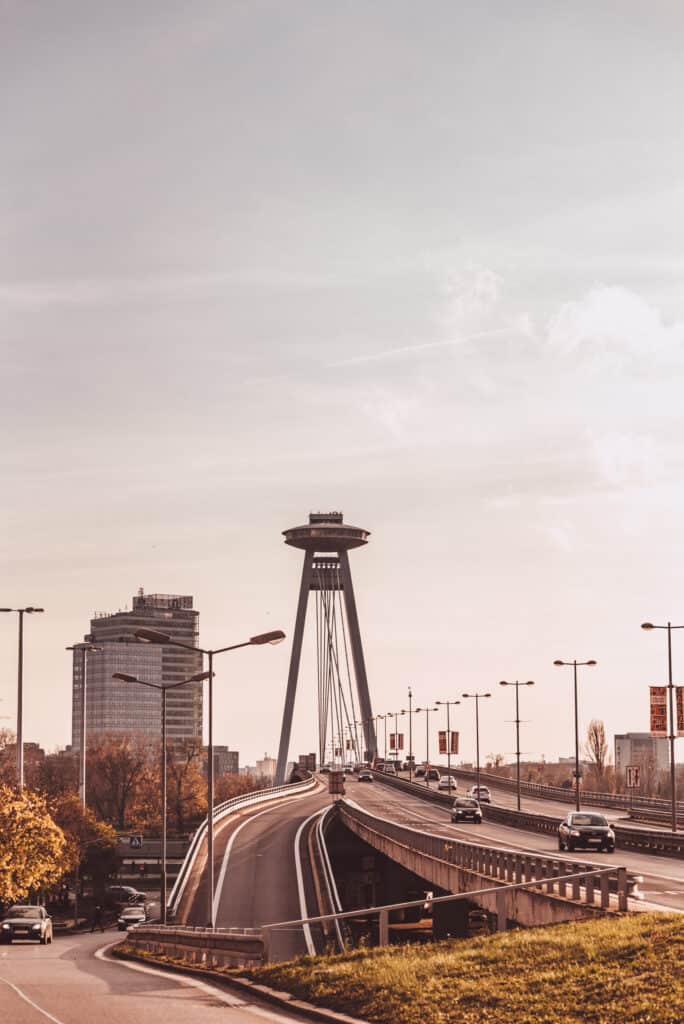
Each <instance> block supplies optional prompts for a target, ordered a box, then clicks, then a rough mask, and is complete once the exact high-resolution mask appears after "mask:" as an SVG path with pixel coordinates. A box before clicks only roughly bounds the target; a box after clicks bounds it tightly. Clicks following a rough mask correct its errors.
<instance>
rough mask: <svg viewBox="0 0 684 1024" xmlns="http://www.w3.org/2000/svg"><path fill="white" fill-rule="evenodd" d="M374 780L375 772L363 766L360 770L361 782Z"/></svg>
mask: <svg viewBox="0 0 684 1024" xmlns="http://www.w3.org/2000/svg"><path fill="white" fill-rule="evenodd" d="M372 781H373V772H372V771H370V770H369V769H368V768H362V769H361V771H360V772H359V782H372Z"/></svg>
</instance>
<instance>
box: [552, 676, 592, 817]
mask: <svg viewBox="0 0 684 1024" xmlns="http://www.w3.org/2000/svg"><path fill="white" fill-rule="evenodd" d="M595 664H596V662H595V661H594V659H593V658H590V659H589V661H561V660H560V659H558V660H557V661H554V665H569V666H572V671H573V678H574V681H575V810H578V811H579V809H580V766H579V716H578V710H577V668H578V666H580V667H581V666H593V665H595Z"/></svg>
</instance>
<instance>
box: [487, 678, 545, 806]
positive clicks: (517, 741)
mask: <svg viewBox="0 0 684 1024" xmlns="http://www.w3.org/2000/svg"><path fill="white" fill-rule="evenodd" d="M499 686H515V766H516V771H515V779H516V793H517V798H518V810H520V705H519V701H518V691H519V690H520V687H521V686H534V680H533V679H528V680H527V682H526V683H519V682H518V680H517V679H516V681H515V682H514V683H507V682H506V680H505V679H502V680H501V682H500V683H499ZM478 795H479V793H478Z"/></svg>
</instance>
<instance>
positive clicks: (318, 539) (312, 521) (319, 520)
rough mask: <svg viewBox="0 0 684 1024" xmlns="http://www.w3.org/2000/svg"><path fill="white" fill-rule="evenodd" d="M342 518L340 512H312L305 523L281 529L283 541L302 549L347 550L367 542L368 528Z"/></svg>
mask: <svg viewBox="0 0 684 1024" xmlns="http://www.w3.org/2000/svg"><path fill="white" fill-rule="evenodd" d="M342 519H343V516H342V513H341V512H312V513H311V514H310V515H309V522H308V524H307V525H305V526H293V527H292V529H290V530H283V536H284V537H285V543H286V544H289V545H291V547H293V548H301V549H302V550H303V551H349V550H351V548H360V547H361V546H362V545H363V544H367V543H368V538H369V536H370V531H369V530H362V529H361V527H359V526H350V525H349V524H348V523H344V522H343V521H342Z"/></svg>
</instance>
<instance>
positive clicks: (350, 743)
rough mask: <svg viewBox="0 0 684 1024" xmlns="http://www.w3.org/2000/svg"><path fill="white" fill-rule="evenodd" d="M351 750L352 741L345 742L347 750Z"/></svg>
mask: <svg viewBox="0 0 684 1024" xmlns="http://www.w3.org/2000/svg"><path fill="white" fill-rule="evenodd" d="M351 749H352V741H351V740H347V750H351Z"/></svg>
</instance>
